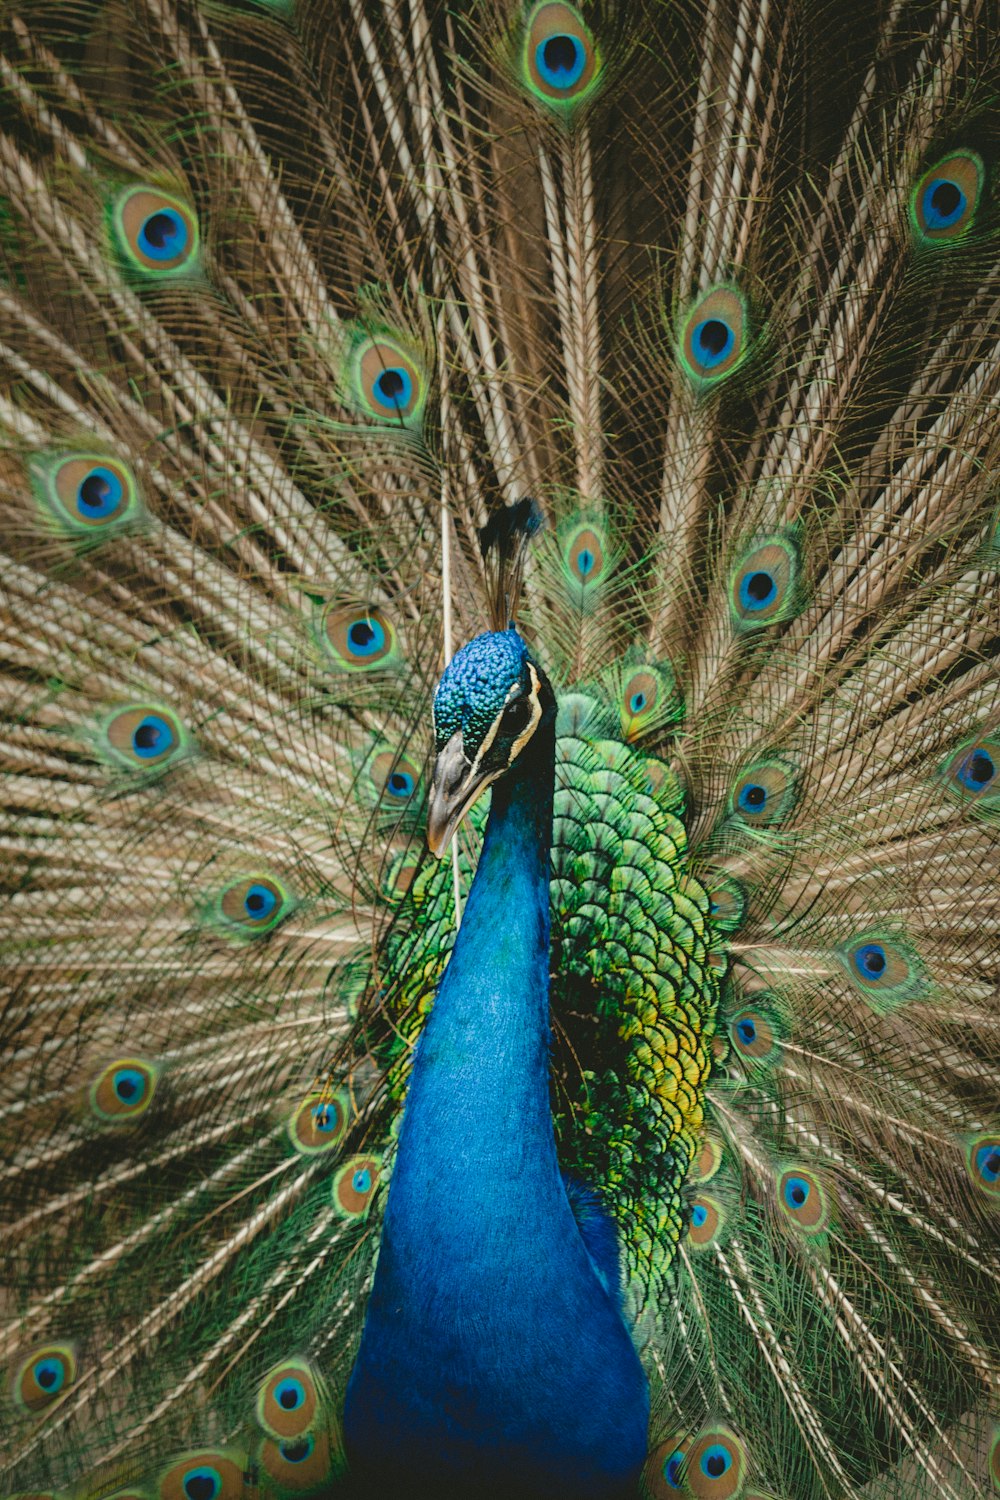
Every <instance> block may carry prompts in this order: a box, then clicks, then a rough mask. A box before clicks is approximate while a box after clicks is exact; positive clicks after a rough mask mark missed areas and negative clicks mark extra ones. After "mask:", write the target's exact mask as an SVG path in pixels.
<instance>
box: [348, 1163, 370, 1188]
mask: <svg viewBox="0 0 1000 1500" xmlns="http://www.w3.org/2000/svg"><path fill="white" fill-rule="evenodd" d="M371 1185H372V1174H371V1173H370V1172H369V1170H368V1168H367V1167H359V1169H358V1170H357V1171H356V1172H355V1173H354V1176H353V1177H352V1178H351V1187H352V1188H353V1189H354V1191H355V1192H356V1193H367V1192H368V1190H369V1189H370V1188H371Z"/></svg>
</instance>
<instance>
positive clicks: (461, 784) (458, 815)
mask: <svg viewBox="0 0 1000 1500" xmlns="http://www.w3.org/2000/svg"><path fill="white" fill-rule="evenodd" d="M491 780H492V777H491V776H490V775H489V773H488V772H486V771H483V770H481V769H480V768H479V767H477V766H476V765H475V764H473V763H472V762H470V761H469V759H468V757H467V756H466V754H465V747H464V745H463V743H462V731H461V730H458V732H457V733H456V734H453V735H452V737H451V739H450V740H449V741H448V743H447V744H446V745H445V746H444V748H443V749H442V750H441V751H440V752H439V753H438V756H437V759H436V760H435V762H434V771H433V773H432V775H431V796H430V806H429V807H428V809H427V847H428V849H430V851H431V853H432V854H436V855H437V857H438V858H439V859H440V858H441V856H442V855H443V854H444V853H445V851H446V850H447V848H448V845H449V844H450V843H451V840H452V837H453V835H454V833H455V830H456V829H457V827H458V825H459V823H461V821H462V819H463V818H464V817H465V815H466V813H467V812H468V811H469V808H470V807H471V806H472V804H473V803H474V802H475V800H476V798H477V797H478V796H479V794H480V792H482V791H483V790H484V789H485V788H486V786H487V785H488V784H489V782H490V781H491Z"/></svg>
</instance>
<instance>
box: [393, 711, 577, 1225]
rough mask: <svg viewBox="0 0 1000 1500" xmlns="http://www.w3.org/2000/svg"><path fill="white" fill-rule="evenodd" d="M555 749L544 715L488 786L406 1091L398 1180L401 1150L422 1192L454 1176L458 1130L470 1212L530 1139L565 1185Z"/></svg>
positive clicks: (536, 1156)
mask: <svg viewBox="0 0 1000 1500" xmlns="http://www.w3.org/2000/svg"><path fill="white" fill-rule="evenodd" d="M554 761H555V729H554V725H553V724H551V723H548V724H544V725H542V726H540V727H539V729H538V731H537V732H536V734H535V735H534V736H533V738H532V741H531V743H530V744H529V746H528V747H527V748H526V750H525V751H524V752H523V753H522V755H521V756H520V758H519V759H518V761H517V762H516V763H515V765H514V767H513V768H512V770H511V771H510V772H509V773H508V774H507V776H505V777H504V778H503V779H502V780H501V781H499V782H497V783H496V784H495V785H494V787H493V802H492V807H491V810H490V815H489V820H488V822H487V828H486V837H485V840H484V843H483V849H482V853H481V855H480V860H479V867H478V869H477V871H476V877H475V879H474V881H473V884H472V889H471V891H470V893H469V898H468V901H467V903H466V907H465V912H464V915H463V919H462V925H461V928H460V930H459V933H458V935H457V938H456V941H455V947H454V950H453V952H452V955H451V958H450V961H449V963H448V967H447V970H446V972H445V975H444V978H443V980H442V982H441V986H440V989H439V991H438V995H437V999H436V1001H435V1004H434V1010H433V1012H432V1014H431V1017H430V1020H429V1022H428V1025H427V1027H426V1030H425V1034H424V1036H423V1038H422V1040H421V1043H420V1046H419V1048H418V1052H417V1056H416V1059H415V1062H414V1069H413V1076H412V1079H411V1083H410V1091H409V1094H408V1096H407V1105H406V1119H405V1124H404V1128H403V1135H402V1139H401V1142H400V1152H399V1161H398V1163H397V1172H396V1173H394V1188H395V1185H396V1179H397V1176H398V1175H399V1174H398V1168H399V1167H402V1168H403V1174H402V1180H403V1181H404V1182H405V1181H406V1180H407V1173H408V1171H409V1166H408V1163H409V1158H410V1157H411V1156H413V1157H415V1158H416V1157H419V1159H420V1161H421V1162H423V1163H424V1164H425V1165H424V1170H423V1171H422V1173H421V1176H422V1177H423V1178H424V1182H423V1185H422V1188H421V1192H422V1193H426V1194H429V1195H430V1196H431V1197H432V1198H435V1197H437V1196H438V1194H437V1192H436V1191H435V1188H434V1183H435V1182H439V1183H443V1182H444V1181H445V1180H446V1179H448V1178H450V1177H451V1176H452V1168H451V1167H450V1166H446V1164H445V1161H443V1160H442V1158H447V1162H448V1163H451V1162H452V1161H453V1158H454V1155H455V1143H456V1141H459V1142H460V1143H461V1147H460V1151H461V1156H462V1159H463V1161H464V1163H465V1166H466V1168H467V1169H468V1170H469V1171H471V1172H474V1173H475V1177H476V1182H475V1183H473V1182H471V1181H470V1182H469V1183H468V1184H467V1191H466V1192H462V1193H460V1194H459V1196H458V1198H456V1197H455V1196H454V1194H455V1187H456V1185H455V1184H454V1183H452V1184H451V1188H450V1190H449V1192H448V1195H447V1196H448V1199H449V1202H450V1203H452V1204H453V1205H455V1206H456V1208H457V1207H458V1205H459V1204H460V1203H462V1202H465V1201H468V1208H469V1211H470V1212H471V1213H474V1214H475V1213H478V1212H480V1211H481V1210H482V1209H483V1208H484V1207H485V1204H486V1202H487V1201H492V1203H493V1204H494V1206H495V1204H496V1201H497V1197H498V1194H499V1193H500V1192H501V1191H503V1192H506V1191H509V1183H510V1178H509V1174H510V1172H511V1171H513V1170H517V1171H518V1172H519V1173H523V1172H524V1170H525V1162H524V1157H525V1152H526V1149H529V1150H530V1157H531V1159H532V1160H533V1161H534V1162H535V1175H537V1177H538V1179H539V1182H541V1181H542V1180H546V1179H547V1180H548V1182H549V1185H550V1188H551V1190H552V1191H553V1192H555V1191H557V1190H558V1191H561V1186H560V1184H559V1181H558V1170H557V1165H556V1155H555V1142H554V1137H553V1130H552V1116H551V1110H550V1104H549V1083H548V1075H549V874H550V862H551V853H550V850H551V842H552V797H553V783H554V775H555V771H554ZM514 1122H516V1129H512V1124H513V1123H514ZM431 1163H433V1167H432V1168H430V1170H428V1168H429V1167H430V1164H431ZM397 1196H398V1197H400V1198H402V1196H403V1195H402V1194H398V1195H397ZM426 1201H427V1199H426V1198H424V1204H425V1205H426ZM425 1212H426V1210H425V1211H424V1213H422V1214H421V1217H422V1218H424V1217H425Z"/></svg>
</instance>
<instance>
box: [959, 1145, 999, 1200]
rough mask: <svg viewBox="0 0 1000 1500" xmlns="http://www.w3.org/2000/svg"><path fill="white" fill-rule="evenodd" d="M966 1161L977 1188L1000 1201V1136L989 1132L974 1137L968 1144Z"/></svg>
mask: <svg viewBox="0 0 1000 1500" xmlns="http://www.w3.org/2000/svg"><path fill="white" fill-rule="evenodd" d="M965 1160H966V1166H967V1169H968V1172H969V1176H970V1177H971V1178H972V1181H973V1183H974V1184H975V1186H976V1187H977V1188H979V1190H980V1191H981V1192H983V1193H987V1194H989V1196H990V1197H991V1198H998V1199H1000V1135H998V1134H997V1133H996V1132H989V1133H987V1134H985V1135H977V1136H973V1137H972V1138H971V1140H970V1141H969V1142H968V1143H967V1146H966V1155H965Z"/></svg>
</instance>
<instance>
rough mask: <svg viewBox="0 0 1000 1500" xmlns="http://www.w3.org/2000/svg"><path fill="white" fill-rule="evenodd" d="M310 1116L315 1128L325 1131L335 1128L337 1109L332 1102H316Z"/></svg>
mask: <svg viewBox="0 0 1000 1500" xmlns="http://www.w3.org/2000/svg"><path fill="white" fill-rule="evenodd" d="M312 1117H313V1125H314V1126H315V1128H316V1129H317V1130H320V1131H324V1132H326V1131H330V1130H336V1128H337V1111H336V1109H334V1107H333V1105H332V1104H317V1105H316V1106H315V1108H314V1109H313V1111H312Z"/></svg>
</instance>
